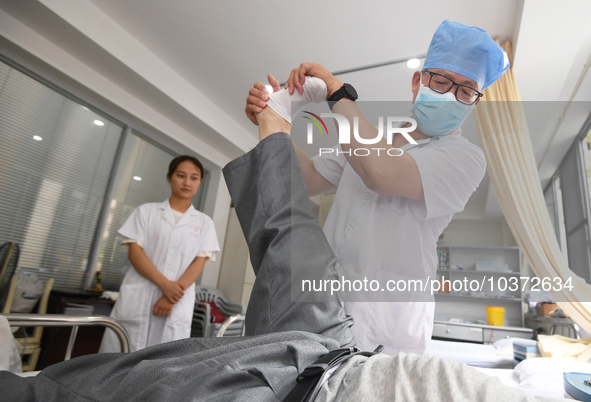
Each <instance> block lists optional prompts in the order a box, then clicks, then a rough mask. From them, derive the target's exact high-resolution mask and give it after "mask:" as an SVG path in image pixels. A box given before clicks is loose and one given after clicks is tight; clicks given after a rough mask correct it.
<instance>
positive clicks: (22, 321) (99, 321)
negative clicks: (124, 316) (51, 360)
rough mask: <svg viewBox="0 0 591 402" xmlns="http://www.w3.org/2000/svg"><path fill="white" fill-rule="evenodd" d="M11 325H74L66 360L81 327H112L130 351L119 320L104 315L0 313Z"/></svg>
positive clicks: (124, 331)
mask: <svg viewBox="0 0 591 402" xmlns="http://www.w3.org/2000/svg"><path fill="white" fill-rule="evenodd" d="M0 316H2V317H5V318H6V319H7V320H8V324H9V325H10V326H11V327H72V331H71V333H70V339H69V341H68V346H67V349H66V354H65V356H64V360H69V359H70V358H71V356H72V350H73V349H74V344H75V342H76V336H77V334H78V328H79V327H89V326H90V327H94V326H102V327H105V328H109V329H111V330H112V331H113V332H114V333H115V334H116V335H117V338H118V339H119V342H120V345H121V350H122V352H123V353H128V352H129V336H128V334H127V331H126V330H125V328H124V327H123V325H121V323H119V322H118V321H117V320H115V319H113V318H111V317H107V316H103V315H91V316H79V315H65V314H14V313H11V314H0Z"/></svg>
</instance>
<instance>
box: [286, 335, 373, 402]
mask: <svg viewBox="0 0 591 402" xmlns="http://www.w3.org/2000/svg"><path fill="white" fill-rule="evenodd" d="M382 350H384V347H383V346H382V345H380V346H378V347H377V348H376V350H374V351H373V352H362V351H360V350H359V349H357V348H345V349H337V350H333V351H331V352H328V353H327V354H325V355H324V356H322V357H321V358H320V359H318V360H316V361H315V362H314V363H312V364H311V365H309V366H308V367H306V369H305V370H304V371H303V372H302V373H301V374H300V375H299V376H298V381H297V384H296V386H295V387H294V388H293V389H292V390H291V392H290V393H289V394H288V395H287V397H286V398H285V399H284V400H283V402H308V401H309V400H310V398H311V397H312V396H313V395H315V393H314V392H313V391H314V388H315V386H316V384H317V383H318V381H319V380H320V378H322V375H323V374H324V372H325V371H326V370H328V369H330V368H332V367H335V366H337V365H339V364H341V363H343V362H344V361H345V360H348V359H350V358H351V357H353V356H356V355H360V356H367V357H370V356H373V355H375V354H378V353H380V352H381V351H382Z"/></svg>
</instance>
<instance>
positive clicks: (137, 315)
mask: <svg viewBox="0 0 591 402" xmlns="http://www.w3.org/2000/svg"><path fill="white" fill-rule="evenodd" d="M151 295H152V292H151V291H150V287H147V286H145V285H144V284H134V285H122V286H121V289H120V291H119V297H118V298H117V302H116V303H115V306H114V307H113V313H112V314H111V317H113V318H115V319H116V320H118V321H120V322H121V324H123V326H124V327H125V329H126V330H127V334H128V335H129V342H130V345H131V348H132V351H135V350H138V349H141V348H143V347H145V342H146V336H147V326H148V320H149V313H150V311H149V309H150V308H151V307H150V305H149V301H150V300H151Z"/></svg>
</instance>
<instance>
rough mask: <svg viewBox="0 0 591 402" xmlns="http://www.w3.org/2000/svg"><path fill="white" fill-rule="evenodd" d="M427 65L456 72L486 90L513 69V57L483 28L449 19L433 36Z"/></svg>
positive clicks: (426, 61) (425, 65)
mask: <svg viewBox="0 0 591 402" xmlns="http://www.w3.org/2000/svg"><path fill="white" fill-rule="evenodd" d="M423 68H442V69H444V70H449V71H453V72H454V73H458V74H461V75H463V76H464V77H467V78H470V79H472V80H474V81H476V82H477V83H478V84H479V85H480V87H481V88H482V89H485V88H486V87H488V86H489V85H490V84H492V83H493V82H495V81H496V80H497V79H499V77H500V76H501V75H503V73H504V72H505V70H506V69H508V68H509V58H508V57H507V53H506V52H505V51H504V50H503V49H502V48H501V47H500V46H499V45H498V44H497V43H496V42H495V41H494V40H492V38H491V37H490V36H488V34H487V33H486V31H484V30H483V29H480V28H476V27H469V26H466V25H463V24H459V23H457V22H451V21H448V20H445V21H443V22H442V23H441V25H439V27H438V28H437V31H435V34H434V35H433V39H432V40H431V45H429V51H428V52H427V58H426V59H425V64H424V66H423Z"/></svg>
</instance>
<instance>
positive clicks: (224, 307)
mask: <svg viewBox="0 0 591 402" xmlns="http://www.w3.org/2000/svg"><path fill="white" fill-rule="evenodd" d="M195 296H196V297H195V310H194V311H193V323H192V327H191V337H212V336H214V335H216V333H217V332H218V331H219V330H220V328H221V327H222V326H223V324H225V323H226V321H227V320H228V318H229V317H232V316H234V315H244V313H245V312H246V307H244V306H243V305H242V304H238V303H231V302H229V301H227V300H226V298H225V296H224V294H223V293H222V292H221V291H220V290H218V289H216V288H212V287H210V286H204V285H201V286H198V287H197V288H196V289H195ZM209 302H214V303H215V306H216V307H217V308H218V310H219V311H220V312H221V313H222V315H223V316H224V317H225V319H226V320H225V321H224V323H213V322H211V321H212V312H211V308H212V307H211V305H210V304H209ZM243 328H244V320H243V319H242V320H240V319H232V320H231V321H229V322H228V324H227V325H226V327H224V331H222V332H221V335H220V336H222V335H223V336H242V335H243ZM216 336H217V335H216Z"/></svg>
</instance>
